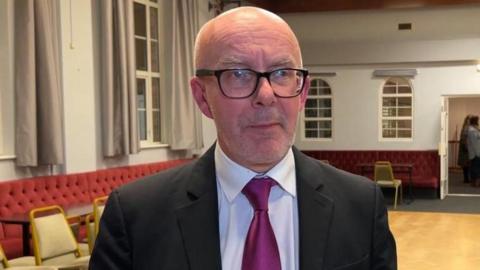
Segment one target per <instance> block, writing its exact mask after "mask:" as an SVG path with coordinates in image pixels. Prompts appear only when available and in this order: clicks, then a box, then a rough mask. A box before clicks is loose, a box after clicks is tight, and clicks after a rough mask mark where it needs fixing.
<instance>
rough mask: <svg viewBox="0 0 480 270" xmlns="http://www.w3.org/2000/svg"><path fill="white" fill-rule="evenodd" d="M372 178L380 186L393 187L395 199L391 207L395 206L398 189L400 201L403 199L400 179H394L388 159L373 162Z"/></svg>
mask: <svg viewBox="0 0 480 270" xmlns="http://www.w3.org/2000/svg"><path fill="white" fill-rule="evenodd" d="M373 179H374V180H375V182H376V183H377V185H379V186H380V187H386V188H394V189H395V199H394V202H393V209H396V208H397V198H398V190H399V189H400V202H402V201H403V191H402V180H400V179H395V177H394V175H393V168H392V164H391V163H390V161H377V162H375V170H374V176H373Z"/></svg>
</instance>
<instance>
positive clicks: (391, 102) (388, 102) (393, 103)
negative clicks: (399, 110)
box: [383, 97, 397, 107]
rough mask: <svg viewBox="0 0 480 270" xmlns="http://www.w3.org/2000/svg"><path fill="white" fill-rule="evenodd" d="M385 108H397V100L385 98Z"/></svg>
mask: <svg viewBox="0 0 480 270" xmlns="http://www.w3.org/2000/svg"><path fill="white" fill-rule="evenodd" d="M383 106H384V107H395V106H397V98H394V97H393V98H390V97H384V98H383Z"/></svg>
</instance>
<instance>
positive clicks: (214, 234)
mask: <svg viewBox="0 0 480 270" xmlns="http://www.w3.org/2000/svg"><path fill="white" fill-rule="evenodd" d="M187 196H188V198H189V200H190V201H189V203H187V204H186V205H184V206H181V207H179V208H178V209H177V210H176V214H177V218H178V223H179V227H180V231H181V233H182V237H183V242H184V245H185V251H186V254H187V257H188V261H189V265H190V269H191V270H196V269H198V270H200V269H214V270H215V269H218V270H220V269H221V258H220V240H219V229H218V199H217V187H216V181H215V165H214V147H212V148H210V150H209V151H208V152H207V153H206V154H205V155H204V156H203V157H202V158H201V159H199V160H198V161H197V163H196V164H195V165H194V167H193V169H192V174H191V177H190V182H189V185H188V187H187Z"/></svg>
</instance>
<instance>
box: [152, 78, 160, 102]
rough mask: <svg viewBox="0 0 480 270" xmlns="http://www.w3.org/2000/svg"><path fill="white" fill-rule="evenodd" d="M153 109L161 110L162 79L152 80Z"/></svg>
mask: <svg viewBox="0 0 480 270" xmlns="http://www.w3.org/2000/svg"><path fill="white" fill-rule="evenodd" d="M152 108H153V109H159V108H160V79H159V78H152Z"/></svg>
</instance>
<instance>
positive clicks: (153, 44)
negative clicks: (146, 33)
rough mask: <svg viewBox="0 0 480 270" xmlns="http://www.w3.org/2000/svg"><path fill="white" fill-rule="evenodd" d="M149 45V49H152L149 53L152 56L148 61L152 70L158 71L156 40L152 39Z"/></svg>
mask: <svg viewBox="0 0 480 270" xmlns="http://www.w3.org/2000/svg"><path fill="white" fill-rule="evenodd" d="M150 45H151V47H150V49H151V50H152V53H151V54H150V55H151V57H152V59H151V63H150V64H151V66H152V72H158V71H159V63H158V62H159V61H158V58H159V57H158V42H157V41H152V42H151V43H150Z"/></svg>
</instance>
